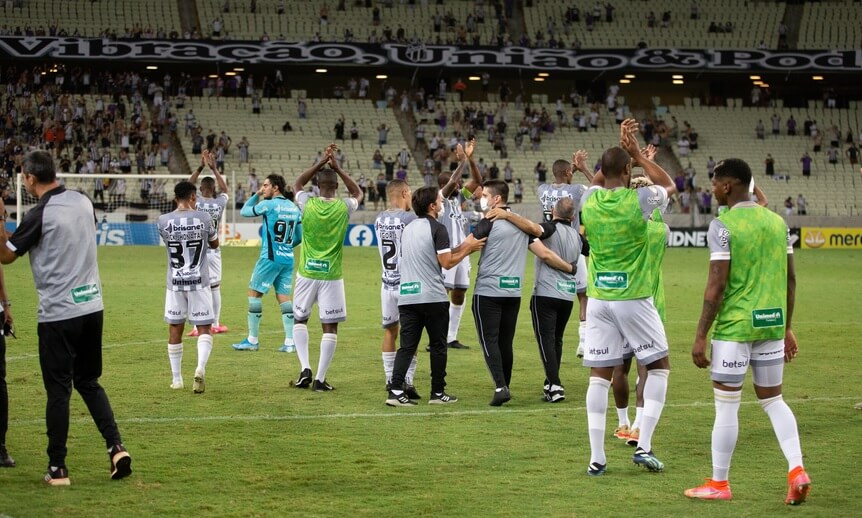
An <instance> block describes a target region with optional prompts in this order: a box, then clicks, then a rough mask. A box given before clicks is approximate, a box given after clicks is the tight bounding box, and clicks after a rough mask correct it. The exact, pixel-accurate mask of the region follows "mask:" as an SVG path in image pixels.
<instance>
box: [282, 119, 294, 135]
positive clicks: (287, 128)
mask: <svg viewBox="0 0 862 518" xmlns="http://www.w3.org/2000/svg"><path fill="white" fill-rule="evenodd" d="M281 131H282V132H283V133H284V134H285V135H286V134H287V132H288V131H293V126H291V125H290V121H284V125H283V126H282V127H281Z"/></svg>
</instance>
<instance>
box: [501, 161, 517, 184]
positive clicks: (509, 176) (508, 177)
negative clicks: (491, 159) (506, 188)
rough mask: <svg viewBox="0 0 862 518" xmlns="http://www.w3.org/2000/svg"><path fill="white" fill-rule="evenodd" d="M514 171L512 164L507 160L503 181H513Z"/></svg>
mask: <svg viewBox="0 0 862 518" xmlns="http://www.w3.org/2000/svg"><path fill="white" fill-rule="evenodd" d="M514 174H515V173H514V171H513V170H512V164H510V163H509V161H508V160H507V161H506V166H505V167H503V181H505V182H506V183H512V179H513V176H514Z"/></svg>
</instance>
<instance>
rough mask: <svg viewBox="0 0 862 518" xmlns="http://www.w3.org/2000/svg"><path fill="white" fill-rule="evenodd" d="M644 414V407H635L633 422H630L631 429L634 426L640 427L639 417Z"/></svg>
mask: <svg viewBox="0 0 862 518" xmlns="http://www.w3.org/2000/svg"><path fill="white" fill-rule="evenodd" d="M643 415H644V407H642V406H638V407H635V422H634V423H632V430H634V429H635V428H637V429H640V427H641V418H642V417H643Z"/></svg>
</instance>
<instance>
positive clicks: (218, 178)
mask: <svg viewBox="0 0 862 518" xmlns="http://www.w3.org/2000/svg"><path fill="white" fill-rule="evenodd" d="M204 167H209V169H210V170H211V171H212V172H213V175H214V176H215V179H212V178H209V177H207V178H204V179H203V180H201V187H200V191H201V195H200V197H199V198H198V201H197V204H196V206H195V208H196V209H197V210H201V211H204V212H206V213H207V214H209V215H210V216H212V218H213V225H214V226H215V229H216V232H218V230H219V225H220V224H221V218H222V215H224V209H225V207H227V204H228V201H230V198H229V196H228V194H227V193H228V188H227V182H225V180H224V176H223V175H222V174H221V171H219V168H218V166H217V165H216V161H215V157H214V156H213V154H212V153H210V152H209V151H204V152H203V153H202V154H201V165H200V167H198V168H197V169H196V170H195V172H194V173H192V175H191V177H189V181H190V182H192V183H193V184H197V181H198V177H200V175H201V172H203V170H204ZM216 185H218V190H216ZM207 264H208V265H209V269H210V271H209V278H210V291H211V292H212V294H213V325H212V327H210V331H212V334H219V333H227V331H228V329H227V326H223V325H221V324H220V323H219V318H220V316H221V288H220V287H221V269H222V265H221V247H218V248H207ZM197 335H198V330H197V328H194V329H192V330H191V332H190V333H189V336H197Z"/></svg>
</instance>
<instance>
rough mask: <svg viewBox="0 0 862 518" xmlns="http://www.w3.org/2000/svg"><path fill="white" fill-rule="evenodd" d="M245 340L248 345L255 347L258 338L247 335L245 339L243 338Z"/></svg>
mask: <svg viewBox="0 0 862 518" xmlns="http://www.w3.org/2000/svg"><path fill="white" fill-rule="evenodd" d="M245 339H246V340H248V343H250V344H252V345H257V342H258V338H257V337H256V336H251V335H248V336H247V337H245Z"/></svg>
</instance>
